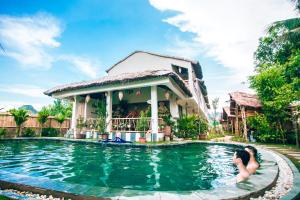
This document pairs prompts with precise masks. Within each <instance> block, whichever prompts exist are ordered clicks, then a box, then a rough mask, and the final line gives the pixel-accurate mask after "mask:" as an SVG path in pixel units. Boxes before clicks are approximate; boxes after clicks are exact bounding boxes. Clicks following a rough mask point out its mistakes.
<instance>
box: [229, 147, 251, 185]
mask: <svg viewBox="0 0 300 200" xmlns="http://www.w3.org/2000/svg"><path fill="white" fill-rule="evenodd" d="M249 160H250V154H249V153H248V152H247V151H245V150H236V151H235V153H234V155H233V163H234V164H235V165H236V166H237V168H238V169H239V174H238V175H237V176H236V182H237V183H239V182H242V181H245V180H246V179H248V178H249V176H250V173H249V172H248V170H247V168H246V166H247V165H248V162H249Z"/></svg>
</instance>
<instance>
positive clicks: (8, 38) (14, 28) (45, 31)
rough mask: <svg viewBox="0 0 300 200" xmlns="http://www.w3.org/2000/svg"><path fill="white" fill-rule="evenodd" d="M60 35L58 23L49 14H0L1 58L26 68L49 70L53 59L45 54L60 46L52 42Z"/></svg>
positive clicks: (56, 42)
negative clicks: (8, 59)
mask: <svg viewBox="0 0 300 200" xmlns="http://www.w3.org/2000/svg"><path fill="white" fill-rule="evenodd" d="M60 34H61V27H60V25H59V22H58V20H57V19H56V18H54V17H52V16H51V15H47V14H37V15H34V16H27V17H13V16H6V15H0V41H1V43H2V45H3V46H4V47H5V50H6V52H5V55H6V56H8V57H11V58H13V59H15V60H17V61H18V62H19V63H21V64H22V65H23V67H26V68H36V67H39V68H50V67H51V64H52V62H53V60H54V59H53V57H52V56H51V55H50V54H49V53H48V52H47V51H48V50H49V49H51V48H56V47H59V46H60V43H59V42H58V41H57V40H56V38H57V37H59V36H60Z"/></svg>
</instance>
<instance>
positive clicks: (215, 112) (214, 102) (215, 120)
mask: <svg viewBox="0 0 300 200" xmlns="http://www.w3.org/2000/svg"><path fill="white" fill-rule="evenodd" d="M218 104H219V97H216V98H214V99H213V100H212V107H213V109H214V116H213V118H214V122H213V126H214V129H215V131H216V125H217V109H218Z"/></svg>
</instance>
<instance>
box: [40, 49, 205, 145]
mask: <svg viewBox="0 0 300 200" xmlns="http://www.w3.org/2000/svg"><path fill="white" fill-rule="evenodd" d="M106 72H107V76H104V77H102V78H99V79H96V80H91V81H84V82H78V83H71V84H66V85H61V86H58V87H55V88H52V89H50V90H48V91H46V92H45V94H46V95H49V96H52V97H54V98H58V99H67V100H70V101H72V102H73V112H72V123H71V129H72V131H73V133H74V137H77V135H78V134H80V133H81V132H82V129H81V127H80V128H78V122H79V120H80V121H81V122H82V121H83V122H93V121H95V120H96V119H97V114H96V113H97V112H96V109H97V108H95V106H94V105H95V103H96V102H97V101H99V100H101V101H103V102H105V108H106V109H105V110H106V111H105V112H106V124H107V126H106V131H107V132H108V133H109V138H110V139H114V137H116V136H118V137H120V138H122V139H124V140H127V141H137V140H139V138H140V137H142V135H143V136H144V135H145V133H147V134H146V136H145V137H146V140H148V141H158V140H162V139H163V138H164V130H163V128H162V125H163V121H162V119H161V117H160V116H161V114H162V113H164V112H169V114H170V115H171V116H172V117H173V118H175V119H176V118H179V117H180V116H181V115H183V114H191V113H195V114H196V113H197V114H199V115H202V116H203V117H204V118H206V119H207V118H208V109H209V102H208V97H207V90H206V86H205V84H204V81H203V79H202V78H203V75H202V70H201V66H200V64H199V62H197V61H193V60H189V59H185V58H180V57H174V56H166V55H161V54H156V53H151V52H145V51H135V52H133V53H132V54H130V55H128V56H127V57H126V58H124V59H122V60H120V61H119V62H118V63H116V64H114V65H113V66H112V67H110V68H109V69H108V70H107V71H106ZM141 111H144V112H146V113H147V117H148V118H147V120H148V124H149V126H148V127H149V128H147V130H138V128H137V127H138V126H137V124H138V123H139V121H141ZM148 113H149V115H148ZM143 120H144V118H143ZM87 124H93V123H87ZM87 128H88V127H87Z"/></svg>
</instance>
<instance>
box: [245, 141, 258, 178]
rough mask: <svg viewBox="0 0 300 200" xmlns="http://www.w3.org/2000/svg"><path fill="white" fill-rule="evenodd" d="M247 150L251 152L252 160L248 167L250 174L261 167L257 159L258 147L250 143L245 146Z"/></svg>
mask: <svg viewBox="0 0 300 200" xmlns="http://www.w3.org/2000/svg"><path fill="white" fill-rule="evenodd" d="M245 151H247V152H248V153H249V154H250V160H249V163H248V165H247V167H246V168H247V170H248V172H249V173H250V174H255V172H256V170H257V169H258V168H259V164H258V162H257V160H256V156H257V149H256V148H255V147H253V146H249V145H248V146H245Z"/></svg>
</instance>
